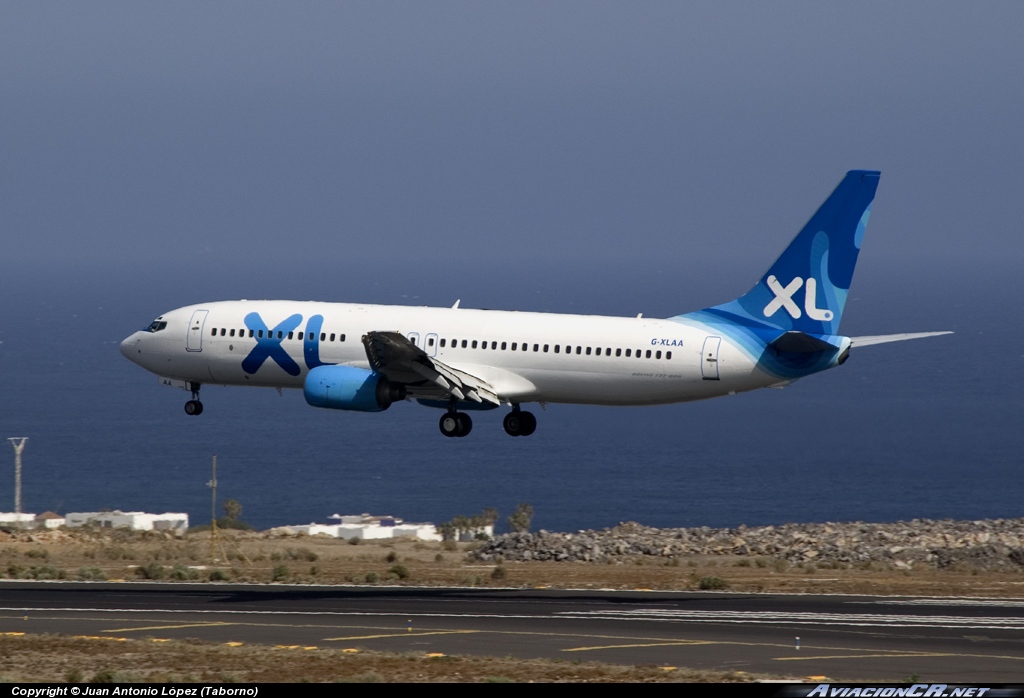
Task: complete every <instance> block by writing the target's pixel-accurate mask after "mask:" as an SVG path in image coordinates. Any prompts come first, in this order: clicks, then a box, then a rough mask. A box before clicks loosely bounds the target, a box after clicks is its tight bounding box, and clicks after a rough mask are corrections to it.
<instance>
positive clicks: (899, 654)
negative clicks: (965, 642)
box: [774, 652, 960, 662]
mask: <svg viewBox="0 0 1024 698" xmlns="http://www.w3.org/2000/svg"><path fill="white" fill-rule="evenodd" d="M959 656H960V655H958V654H954V653H949V652H892V653H881V654H835V655H818V656H813V657H774V660H775V661H776V662H800V661H806V660H808V659H899V658H902V657H910V658H917V657H959Z"/></svg>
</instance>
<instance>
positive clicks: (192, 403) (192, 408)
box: [185, 400, 203, 417]
mask: <svg viewBox="0 0 1024 698" xmlns="http://www.w3.org/2000/svg"><path fill="white" fill-rule="evenodd" d="M202 413H203V403H201V402H199V400H189V401H188V402H186V403H185V414H187V415H189V416H192V417H194V416H196V415H200V414H202Z"/></svg>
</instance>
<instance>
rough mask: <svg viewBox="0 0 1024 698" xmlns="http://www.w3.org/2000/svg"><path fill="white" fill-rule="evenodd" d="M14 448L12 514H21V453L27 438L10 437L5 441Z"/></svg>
mask: <svg viewBox="0 0 1024 698" xmlns="http://www.w3.org/2000/svg"><path fill="white" fill-rule="evenodd" d="M7 440H8V441H10V442H11V446H13V447H14V513H15V514H20V513H21V452H22V451H24V450H25V442H26V441H28V437H27V436H12V437H10V438H8V439H7Z"/></svg>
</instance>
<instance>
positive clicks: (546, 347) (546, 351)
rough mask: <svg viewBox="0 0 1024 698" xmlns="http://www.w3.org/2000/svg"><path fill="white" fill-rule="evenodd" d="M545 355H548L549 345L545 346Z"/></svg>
mask: <svg viewBox="0 0 1024 698" xmlns="http://www.w3.org/2000/svg"><path fill="white" fill-rule="evenodd" d="M544 353H545V354H547V353H548V345H547V344H545V345H544Z"/></svg>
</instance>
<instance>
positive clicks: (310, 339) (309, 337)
mask: <svg viewBox="0 0 1024 698" xmlns="http://www.w3.org/2000/svg"><path fill="white" fill-rule="evenodd" d="M313 337H314V335H313V333H312V332H310V333H309V336H307V337H306V339H308V340H309V341H311V342H312V341H313Z"/></svg>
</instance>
